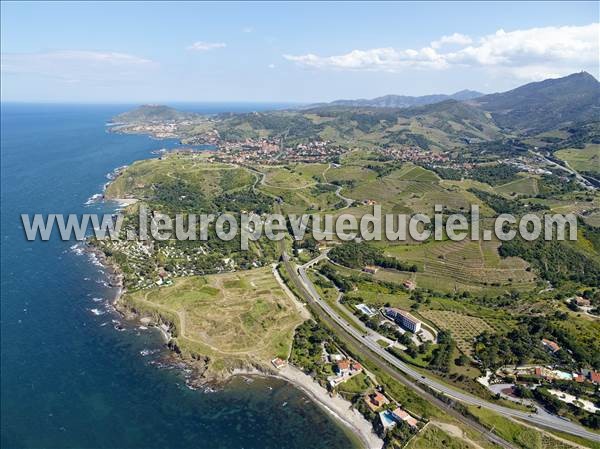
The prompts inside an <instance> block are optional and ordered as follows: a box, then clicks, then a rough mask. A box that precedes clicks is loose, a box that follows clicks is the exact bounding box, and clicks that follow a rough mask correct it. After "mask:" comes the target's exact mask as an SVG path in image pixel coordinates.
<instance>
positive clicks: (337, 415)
mask: <svg viewBox="0 0 600 449" xmlns="http://www.w3.org/2000/svg"><path fill="white" fill-rule="evenodd" d="M87 251H89V252H91V253H93V254H95V255H96V257H97V260H98V262H99V263H101V264H102V265H103V266H104V267H106V269H107V276H108V281H109V285H111V286H113V287H116V288H117V291H116V294H115V297H114V298H113V299H112V302H111V303H112V305H113V306H114V308H115V310H116V312H117V313H119V315H121V316H122V317H123V318H124V319H126V320H128V321H133V320H137V321H139V322H140V323H141V324H142V325H144V326H151V327H154V328H156V329H158V331H159V332H160V333H161V336H162V338H163V341H164V343H165V345H166V346H167V348H168V350H169V351H170V353H171V354H172V355H173V356H175V357H177V358H178V359H179V360H180V361H181V362H184V363H185V364H186V365H188V366H189V367H190V368H192V369H194V371H196V375H195V376H194V377H193V379H191V382H190V383H189V385H188V386H190V388H198V387H206V386H207V385H210V384H211V383H213V384H218V385H223V384H225V383H227V382H228V381H229V380H231V379H232V378H233V377H236V376H241V377H243V376H260V377H266V378H269V377H271V378H276V379H281V380H284V381H286V382H287V383H289V384H291V385H292V386H294V387H295V388H298V389H300V390H301V391H302V392H304V393H305V394H306V395H307V396H308V397H309V398H310V400H311V401H313V402H314V403H316V404H317V405H318V406H319V407H320V408H321V409H322V410H324V411H325V412H326V413H327V414H328V415H330V416H331V417H333V418H334V419H335V421H336V422H338V423H340V424H341V425H342V426H343V427H345V428H346V429H347V430H349V431H350V432H351V433H352V435H353V436H354V437H355V438H356V439H358V441H359V442H360V444H361V447H363V448H367V449H380V448H381V447H383V440H382V439H381V438H379V437H378V436H377V435H376V434H375V432H373V428H372V425H371V423H369V422H368V421H367V420H366V419H365V418H364V417H363V416H362V415H361V414H360V413H359V412H358V411H356V410H354V409H353V408H351V403H350V402H349V401H347V400H346V399H343V398H341V397H340V396H335V397H332V396H330V395H329V392H328V391H327V390H326V389H325V388H323V387H322V386H320V385H319V384H318V383H317V382H315V381H314V379H313V378H312V377H310V376H308V375H307V374H304V373H303V372H302V371H300V370H299V369H298V368H296V367H294V366H291V365H287V366H286V367H284V368H283V369H281V370H278V371H275V370H274V369H271V368H267V369H265V370H259V369H257V367H256V366H254V367H244V368H235V369H233V370H232V371H231V372H229V373H228V374H227V375H226V376H225V377H222V378H219V379H216V378H206V377H205V376H204V375H203V374H204V373H203V370H202V369H199V370H198V368H200V367H198V366H196V365H195V361H194V360H190V359H188V358H187V357H184V356H182V355H181V354H178V351H177V350H176V348H174V347H173V346H172V345H171V343H172V341H173V335H172V333H171V331H170V329H169V327H168V326H167V325H166V324H164V323H160V322H156V320H155V319H153V318H151V317H147V316H141V315H140V314H138V313H135V312H134V311H132V310H131V309H129V308H127V307H123V305H122V304H120V299H121V298H122V296H123V295H124V294H125V293H126V290H125V288H124V287H123V282H122V273H121V271H120V269H119V267H118V265H116V264H115V263H113V262H111V261H110V260H109V258H108V257H107V256H106V255H105V254H104V252H103V251H102V250H100V249H99V248H95V247H93V246H91V245H87Z"/></svg>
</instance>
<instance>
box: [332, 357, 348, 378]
mask: <svg viewBox="0 0 600 449" xmlns="http://www.w3.org/2000/svg"><path fill="white" fill-rule="evenodd" d="M335 372H336V373H338V374H340V375H344V374H348V373H350V360H348V359H343V360H340V361H339V362H337V363H336V364H335Z"/></svg>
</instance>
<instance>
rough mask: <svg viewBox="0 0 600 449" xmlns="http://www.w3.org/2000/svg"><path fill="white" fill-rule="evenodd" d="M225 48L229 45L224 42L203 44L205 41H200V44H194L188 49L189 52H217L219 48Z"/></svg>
mask: <svg viewBox="0 0 600 449" xmlns="http://www.w3.org/2000/svg"><path fill="white" fill-rule="evenodd" d="M225 47H227V44H225V43H224V42H203V41H198V42H194V43H193V44H192V45H190V46H189V47H188V50H194V51H210V50H215V49H217V48H225Z"/></svg>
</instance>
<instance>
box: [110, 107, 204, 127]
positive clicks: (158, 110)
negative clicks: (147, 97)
mask: <svg viewBox="0 0 600 449" xmlns="http://www.w3.org/2000/svg"><path fill="white" fill-rule="evenodd" d="M198 117H199V116H198V114H194V113H193V112H182V111H178V110H177V109H174V108H171V107H169V106H164V105H158V104H145V105H142V106H139V107H137V108H135V109H133V110H132V111H127V112H124V113H122V114H119V115H117V116H116V117H114V118H113V121H114V122H116V123H163V122H175V121H181V120H191V119H194V118H198Z"/></svg>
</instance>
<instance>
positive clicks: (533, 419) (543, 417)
mask: <svg viewBox="0 0 600 449" xmlns="http://www.w3.org/2000/svg"><path fill="white" fill-rule="evenodd" d="M326 257H327V255H326V254H321V255H320V256H319V257H317V258H315V259H313V260H311V261H310V262H308V263H307V264H305V265H302V266H300V267H299V268H298V271H297V272H296V271H295V270H294V269H293V267H292V269H291V270H290V266H291V262H290V261H289V258H288V257H287V254H285V253H284V254H283V259H284V262H285V263H286V264H287V267H286V268H288V274H289V275H290V276H292V277H293V276H296V277H297V279H298V281H299V282H300V284H301V285H302V287H303V290H304V291H305V292H307V293H308V295H309V296H310V298H307V300H310V301H311V302H313V303H315V304H318V306H319V307H320V308H321V309H322V310H323V311H324V312H325V313H326V314H327V316H328V317H329V318H330V319H332V320H333V321H334V322H335V323H336V324H337V325H338V326H339V327H340V328H342V329H344V331H345V332H346V333H347V334H349V335H350V336H352V337H353V338H354V339H355V340H356V341H358V342H359V344H360V345H361V346H363V347H366V348H368V349H369V351H370V352H372V353H374V354H376V355H377V356H379V358H381V359H382V360H385V361H386V362H387V363H388V364H390V365H392V366H394V367H396V368H397V369H398V370H400V371H401V372H402V373H403V374H405V375H406V376H408V377H410V378H412V379H413V380H416V381H417V382H419V383H421V384H423V385H426V386H428V387H429V388H431V389H433V390H436V391H438V392H440V393H443V394H444V395H446V396H448V397H449V398H452V399H455V400H458V401H460V402H462V403H465V404H469V405H475V406H479V407H482V408H486V409H489V410H492V411H493V412H495V413H497V414H499V415H502V416H505V417H509V418H516V419H520V420H523V421H527V422H529V423H531V424H534V425H537V426H541V427H545V428H550V429H554V430H558V431H561V432H565V433H569V434H572V435H577V436H580V437H583V438H587V439H590V440H592V441H598V442H600V435H598V434H596V433H593V432H591V431H589V430H587V429H585V428H583V427H581V426H579V425H577V424H575V423H572V422H570V421H566V420H564V419H562V418H559V417H557V416H554V415H549V414H545V413H544V414H542V413H540V414H538V413H527V412H523V411H520V410H514V409H511V408H508V407H503V406H501V405H497V404H494V403H491V402H488V401H486V400H484V399H481V398H478V397H476V396H472V395H470V394H467V393H464V392H462V391H459V390H455V389H454V388H451V387H449V386H448V385H445V384H443V383H441V382H439V381H438V380H436V379H432V378H429V377H427V376H424V375H423V374H422V373H421V372H419V371H417V370H415V369H414V368H413V367H411V366H410V365H408V364H406V363H404V362H402V361H400V360H399V359H397V358H396V357H394V356H393V355H392V354H390V353H389V352H387V351H386V350H385V349H383V348H382V347H381V346H379V345H378V344H377V342H376V341H374V339H373V338H369V332H368V329H366V328H365V330H364V332H363V333H361V332H359V331H357V330H356V329H355V328H354V327H352V326H351V325H350V323H348V322H347V321H346V320H345V319H344V318H342V317H341V316H340V315H339V314H338V313H337V312H336V311H335V310H334V309H333V308H331V307H330V306H329V305H328V304H327V303H326V302H325V301H323V300H322V299H321V297H320V296H319V294H318V293H317V291H316V289H315V287H314V285H313V283H312V281H311V280H310V279H309V278H308V275H307V273H306V270H307V268H309V267H310V266H312V265H314V264H315V263H317V262H318V261H320V260H323V259H324V258H326ZM289 271H291V273H290V272H289ZM411 385H412V386H413V389H415V387H416V385H415V384H411ZM421 391H422V390H421ZM498 444H500V443H498ZM501 445H502V446H504V447H506V446H505V445H504V444H501Z"/></svg>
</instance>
